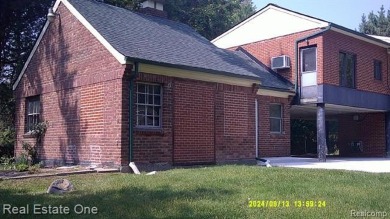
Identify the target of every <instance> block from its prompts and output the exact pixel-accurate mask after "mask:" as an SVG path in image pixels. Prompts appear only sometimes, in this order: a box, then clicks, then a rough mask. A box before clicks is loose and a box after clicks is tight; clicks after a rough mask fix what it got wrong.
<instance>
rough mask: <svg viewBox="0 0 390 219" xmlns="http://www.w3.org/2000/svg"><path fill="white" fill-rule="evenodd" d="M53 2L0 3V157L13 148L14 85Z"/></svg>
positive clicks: (16, 0)
mask: <svg viewBox="0 0 390 219" xmlns="http://www.w3.org/2000/svg"><path fill="white" fill-rule="evenodd" d="M51 3H52V0H34V1H31V0H12V1H4V0H2V1H0V48H1V50H0V156H1V155H3V154H8V155H11V154H12V151H10V149H12V148H13V139H14V137H13V136H14V133H13V118H14V102H13V97H12V84H13V83H14V82H15V80H16V78H17V76H18V73H20V71H21V69H22V68H23V65H24V62H25V61H26V59H27V57H28V55H29V52H30V51H31V49H32V47H33V46H34V43H35V40H36V39H37V37H38V35H39V32H40V30H41V28H42V26H43V24H44V22H45V19H46V14H47V9H48V8H49V7H50V5H51Z"/></svg>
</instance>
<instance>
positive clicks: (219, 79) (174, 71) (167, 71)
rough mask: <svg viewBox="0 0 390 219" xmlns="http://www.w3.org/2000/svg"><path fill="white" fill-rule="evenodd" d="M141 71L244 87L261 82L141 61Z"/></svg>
mask: <svg viewBox="0 0 390 219" xmlns="http://www.w3.org/2000/svg"><path fill="white" fill-rule="evenodd" d="M128 64H132V63H130V62H129V63H128ZM139 72H142V73H149V74H156V75H163V76H168V77H177V78H185V79H191V80H198V81H206V82H215V83H223V84H230V85H237V86H243V87H252V86H253V84H258V83H259V79H253V78H252V79H249V78H237V77H233V76H228V75H221V74H212V73H209V72H201V71H196V70H189V69H180V68H177V67H176V66H174V67H168V66H161V65H155V64H151V63H141V62H140V70H139Z"/></svg>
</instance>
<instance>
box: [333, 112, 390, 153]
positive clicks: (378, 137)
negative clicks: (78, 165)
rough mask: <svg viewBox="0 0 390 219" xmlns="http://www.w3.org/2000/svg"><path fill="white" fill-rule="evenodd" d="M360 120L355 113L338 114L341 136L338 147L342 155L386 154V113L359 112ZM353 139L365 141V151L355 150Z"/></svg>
mask: <svg viewBox="0 0 390 219" xmlns="http://www.w3.org/2000/svg"><path fill="white" fill-rule="evenodd" d="M354 115H355V114H354ZM357 115H358V116H359V120H358V121H354V120H353V115H342V116H338V121H339V135H338V136H339V137H338V143H337V145H338V147H339V149H340V155H341V156H372V157H383V156H385V155H386V134H385V114H384V113H367V114H357ZM352 141H362V142H363V153H358V152H354V151H353V150H352V147H351V145H350V144H351V142H352Z"/></svg>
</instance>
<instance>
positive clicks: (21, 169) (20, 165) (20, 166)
mask: <svg viewBox="0 0 390 219" xmlns="http://www.w3.org/2000/svg"><path fill="white" fill-rule="evenodd" d="M15 169H16V170H17V171H19V172H24V171H27V170H28V165H27V164H24V163H18V164H16V165H15Z"/></svg>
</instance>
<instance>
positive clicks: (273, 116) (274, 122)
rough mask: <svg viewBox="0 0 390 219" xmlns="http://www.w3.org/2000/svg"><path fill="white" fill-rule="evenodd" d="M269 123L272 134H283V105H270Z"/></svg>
mask: <svg viewBox="0 0 390 219" xmlns="http://www.w3.org/2000/svg"><path fill="white" fill-rule="evenodd" d="M269 123H270V132H272V133H282V105H280V104H270V106H269Z"/></svg>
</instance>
